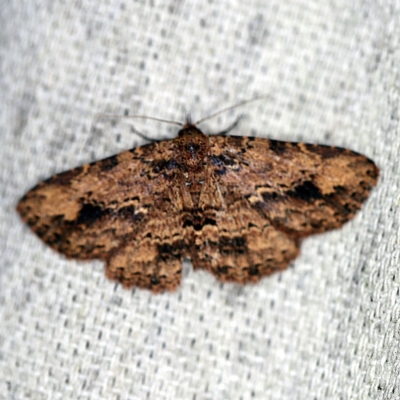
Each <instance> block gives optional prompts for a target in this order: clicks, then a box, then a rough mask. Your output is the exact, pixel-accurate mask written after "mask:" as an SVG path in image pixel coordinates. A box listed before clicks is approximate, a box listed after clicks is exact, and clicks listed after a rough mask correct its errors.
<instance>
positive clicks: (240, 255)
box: [191, 136, 378, 282]
mask: <svg viewBox="0 0 400 400" xmlns="http://www.w3.org/2000/svg"><path fill="white" fill-rule="evenodd" d="M210 143H211V155H210V163H211V165H212V166H213V169H214V176H215V181H216V186H217V187H218V192H219V193H221V194H222V196H223V197H224V199H225V209H226V211H225V212H214V214H213V215H211V216H210V217H209V218H208V220H209V221H215V223H212V224H207V225H205V226H204V227H203V229H202V230H198V232H196V246H195V249H196V250H195V251H193V252H192V254H191V257H192V261H193V264H194V266H195V267H197V268H204V269H207V270H210V271H211V272H213V273H214V274H215V275H216V276H217V277H218V278H219V279H220V280H222V281H235V282H248V281H257V280H258V279H260V277H262V276H265V275H269V274H270V273H272V272H274V271H277V270H281V269H283V268H285V267H286V266H287V265H288V264H289V262H290V261H291V260H292V259H294V258H295V257H296V256H297V255H298V252H299V244H300V239H301V237H304V236H307V235H310V234H313V233H319V232H324V231H327V230H330V229H334V228H338V227H340V226H341V225H342V224H343V223H345V222H346V221H348V220H349V219H351V218H352V217H353V216H354V215H355V213H356V211H357V210H358V209H360V207H361V205H362V202H363V201H364V200H365V199H366V198H367V197H368V195H369V192H370V190H371V189H372V188H373V187H374V186H375V184H376V181H377V177H378V169H377V167H376V166H375V165H374V163H373V162H372V161H371V160H369V159H367V158H366V157H364V156H362V155H360V154H357V153H355V152H352V151H350V150H345V149H340V148H337V147H328V146H320V145H310V144H304V143H288V142H279V141H273V140H267V139H261V138H249V137H232V136H231V137H223V136H213V137H210Z"/></svg>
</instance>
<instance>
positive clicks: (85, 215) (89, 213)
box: [77, 204, 105, 224]
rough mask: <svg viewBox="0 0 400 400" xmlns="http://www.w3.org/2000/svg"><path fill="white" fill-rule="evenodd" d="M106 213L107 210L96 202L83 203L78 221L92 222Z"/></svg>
mask: <svg viewBox="0 0 400 400" xmlns="http://www.w3.org/2000/svg"><path fill="white" fill-rule="evenodd" d="M104 215H105V211H104V210H103V209H102V208H101V207H100V206H99V205H94V204H83V205H82V208H81V210H80V211H79V215H78V219H77V223H78V224H92V223H93V222H96V221H97V220H99V219H100V218H102V217H103V216H104Z"/></svg>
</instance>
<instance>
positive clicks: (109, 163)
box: [95, 156, 118, 172]
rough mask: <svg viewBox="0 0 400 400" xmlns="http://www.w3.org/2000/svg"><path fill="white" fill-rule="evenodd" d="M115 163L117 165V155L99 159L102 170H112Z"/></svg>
mask: <svg viewBox="0 0 400 400" xmlns="http://www.w3.org/2000/svg"><path fill="white" fill-rule="evenodd" d="M95 164H96V163H95ZM117 165H118V157H117V156H111V157H108V158H106V159H104V160H103V161H100V169H101V170H102V171H104V172H107V171H110V170H112V169H113V168H114V167H115V166H117Z"/></svg>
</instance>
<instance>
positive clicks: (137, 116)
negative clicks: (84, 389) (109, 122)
mask: <svg viewBox="0 0 400 400" xmlns="http://www.w3.org/2000/svg"><path fill="white" fill-rule="evenodd" d="M98 115H100V116H102V117H106V118H129V119H134V118H137V119H151V120H153V121H158V122H166V123H167V124H174V125H179V126H183V125H184V124H182V122H178V121H171V120H169V119H163V118H156V117H149V116H147V115H124V116H121V115H116V114H98Z"/></svg>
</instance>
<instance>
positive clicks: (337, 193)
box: [17, 121, 379, 293]
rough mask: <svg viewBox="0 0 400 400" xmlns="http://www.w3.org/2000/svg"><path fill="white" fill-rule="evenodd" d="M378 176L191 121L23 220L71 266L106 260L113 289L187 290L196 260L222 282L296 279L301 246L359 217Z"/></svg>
mask: <svg viewBox="0 0 400 400" xmlns="http://www.w3.org/2000/svg"><path fill="white" fill-rule="evenodd" d="M378 175H379V170H378V168H377V167H376V166H375V164H374V163H373V162H372V161H371V160H369V159H368V158H366V157H364V156H363V155H360V154H358V153H355V152H353V151H350V150H346V149H342V148H339V147H332V146H324V145H316V144H306V143H290V142H282V141H276V140H269V139H262V138H258V137H238V136H224V135H215V136H207V135H205V134H203V133H202V132H201V131H200V130H199V129H198V128H197V127H196V125H195V124H192V123H191V122H190V121H187V122H186V124H184V125H183V127H182V129H181V130H180V131H179V133H178V136H177V137H176V138H175V139H172V140H164V141H159V142H153V143H150V144H147V145H144V146H140V147H136V148H134V149H132V150H128V151H124V152H122V153H120V154H117V155H115V156H112V157H109V158H106V159H104V160H101V161H97V162H94V163H91V164H86V165H83V166H81V167H79V168H75V169H72V170H70V171H67V172H64V173H61V174H58V175H54V176H52V177H51V178H49V179H47V180H46V181H44V182H41V183H39V184H38V185H37V186H35V187H34V188H33V189H31V190H30V191H29V192H28V193H27V194H26V195H25V196H24V197H23V198H22V199H21V200H20V202H19V203H18V206H17V211H18V213H19V214H20V215H21V217H22V219H23V221H24V222H25V223H26V224H28V225H29V227H30V228H31V229H32V230H33V231H34V232H35V233H36V234H37V235H38V236H39V237H40V238H41V239H42V240H43V241H44V242H45V243H46V244H48V245H49V246H50V247H52V248H53V249H54V250H56V251H58V252H60V253H62V254H64V255H65V256H66V257H67V258H75V259H80V260H90V259H100V260H104V261H105V264H106V267H105V271H106V275H107V277H108V278H110V279H112V280H116V281H119V282H120V283H121V284H122V285H123V286H124V287H125V288H131V287H134V286H137V287H141V288H146V289H150V290H152V291H153V292H155V293H156V292H162V291H165V290H174V289H176V288H177V287H178V285H179V284H180V281H181V270H182V261H183V260H184V259H185V258H190V260H191V262H192V264H193V267H194V269H205V270H207V271H210V272H211V273H213V274H214V275H215V276H216V278H217V279H218V280H220V281H222V282H236V283H241V284H244V283H248V282H257V281H258V280H259V279H260V278H262V277H263V276H266V275H270V274H271V273H273V272H276V271H280V270H283V269H285V268H286V267H287V266H288V264H289V263H290V262H291V261H292V260H293V259H295V258H296V257H297V256H298V254H299V249H300V244H301V240H302V238H304V237H306V236H308V235H311V234H316V233H321V232H325V231H328V230H331V229H335V228H339V227H341V226H342V225H343V224H344V223H345V222H346V221H348V220H350V219H351V218H353V217H354V215H355V213H356V212H357V211H358V210H359V209H360V208H361V205H362V203H363V202H364V200H365V199H366V198H367V197H368V195H369V193H370V191H371V189H372V188H373V187H374V186H375V184H376V182H377V178H378Z"/></svg>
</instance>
